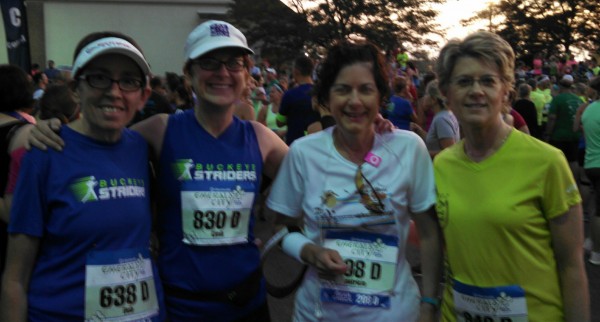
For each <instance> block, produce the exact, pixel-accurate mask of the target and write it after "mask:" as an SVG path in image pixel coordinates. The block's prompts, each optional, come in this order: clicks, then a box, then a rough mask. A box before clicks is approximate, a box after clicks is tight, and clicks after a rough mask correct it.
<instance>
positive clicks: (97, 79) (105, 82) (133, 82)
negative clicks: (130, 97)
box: [79, 74, 144, 92]
mask: <svg viewBox="0 0 600 322" xmlns="http://www.w3.org/2000/svg"><path fill="white" fill-rule="evenodd" d="M79 79H83V80H85V81H86V83H88V85H90V86H91V87H93V88H97V89H107V88H109V87H111V86H112V84H113V83H117V85H119V89H121V90H122V91H124V92H133V91H137V90H139V89H140V88H142V85H143V84H144V82H143V81H142V80H140V79H137V78H132V77H123V78H121V79H112V78H110V77H108V76H106V75H102V74H89V75H83V76H80V77H79Z"/></svg>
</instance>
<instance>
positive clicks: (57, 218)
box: [8, 126, 165, 322]
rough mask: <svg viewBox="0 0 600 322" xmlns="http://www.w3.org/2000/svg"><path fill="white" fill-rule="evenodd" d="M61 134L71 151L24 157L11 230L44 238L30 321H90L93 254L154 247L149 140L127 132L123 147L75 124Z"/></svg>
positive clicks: (30, 296) (34, 276) (159, 318)
mask: <svg viewBox="0 0 600 322" xmlns="http://www.w3.org/2000/svg"><path fill="white" fill-rule="evenodd" d="M60 135H61V137H62V138H63V140H64V141H65V143H66V145H65V149H64V151H62V152H57V151H54V150H49V151H47V152H44V151H40V150H38V149H33V150H31V151H30V152H28V153H27V154H26V155H25V156H24V158H23V160H22V165H21V169H20V174H19V179H18V182H17V186H16V189H15V194H14V199H13V203H12V208H11V214H10V216H11V220H10V225H9V228H8V231H9V233H11V234H25V235H30V236H33V237H37V238H40V244H39V245H40V246H39V250H38V254H37V259H36V262H35V266H34V268H33V271H32V274H31V280H30V284H29V290H28V305H29V308H28V315H29V317H28V318H29V321H61V322H63V321H82V320H83V319H84V305H85V285H86V264H89V263H88V262H87V261H88V256H89V255H90V254H91V253H94V252H102V251H116V250H123V249H141V250H142V251H144V252H147V251H148V249H149V243H150V230H151V212H150V202H149V183H150V181H149V168H148V151H147V150H148V149H147V144H146V142H145V141H144V139H143V138H142V137H141V136H140V135H139V134H137V133H135V132H132V131H129V130H127V129H125V130H123V135H122V138H121V139H120V140H119V141H118V142H116V143H114V144H108V143H103V142H99V141H95V140H93V139H90V138H89V137H86V136H83V135H81V134H80V133H78V132H75V131H74V130H72V129H71V128H69V127H67V126H65V127H63V128H62V130H61V133H60ZM153 270H154V285H155V287H156V292H157V294H158V304H159V312H160V316H157V317H154V318H153V320H152V321H162V320H163V319H164V311H165V310H164V305H162V303H163V302H162V287H161V284H160V281H159V279H158V274H157V271H156V268H155V267H154V268H153ZM113 303H114V302H113ZM105 304H106V303H105Z"/></svg>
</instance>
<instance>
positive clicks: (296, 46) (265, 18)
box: [227, 0, 309, 66]
mask: <svg viewBox="0 0 600 322" xmlns="http://www.w3.org/2000/svg"><path fill="white" fill-rule="evenodd" d="M227 19H228V20H230V21H231V22H232V23H233V24H234V25H236V27H238V28H240V29H241V30H243V32H244V35H245V36H246V38H247V40H248V43H250V44H252V45H254V46H255V47H257V48H258V49H259V50H260V56H261V57H262V58H266V59H268V60H269V61H270V62H271V63H272V64H273V65H275V66H278V65H280V64H283V63H285V62H290V61H293V60H294V59H295V58H296V56H298V55H299V54H300V53H302V52H303V51H304V50H303V48H304V44H305V41H306V39H307V38H308V33H309V25H308V22H307V21H306V19H305V18H304V17H303V16H302V15H300V14H297V13H295V12H294V11H293V10H291V9H290V8H289V7H287V6H286V5H285V4H283V3H281V2H280V1H279V0H252V1H248V0H235V1H233V2H232V4H231V6H230V10H229V12H228V18H227Z"/></svg>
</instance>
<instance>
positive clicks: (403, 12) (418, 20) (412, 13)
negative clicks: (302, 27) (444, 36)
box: [290, 0, 445, 50]
mask: <svg viewBox="0 0 600 322" xmlns="http://www.w3.org/2000/svg"><path fill="white" fill-rule="evenodd" d="M290 2H291V5H292V7H293V8H294V9H295V11H297V12H299V13H301V14H302V15H303V16H305V17H306V20H307V21H308V22H309V23H310V25H311V32H310V35H311V38H310V42H311V43H312V44H314V45H316V46H318V47H328V46H330V45H331V43H332V42H334V41H336V40H339V39H352V38H366V39H368V40H369V41H371V42H373V43H375V44H377V45H378V46H379V47H381V48H382V49H387V50H390V49H395V48H397V47H398V45H400V44H403V43H404V44H407V45H409V46H410V47H413V48H418V47H420V46H422V45H428V46H434V45H436V42H435V41H433V40H431V39H429V38H427V37H426V36H427V35H428V34H439V33H440V31H439V30H438V29H439V27H440V26H439V25H438V24H436V23H435V22H434V19H435V18H436V16H437V14H438V13H437V11H435V10H433V9H432V8H431V7H430V4H432V3H444V2H445V0H431V1H421V0H394V1H388V0H304V1H302V0H291V1H290Z"/></svg>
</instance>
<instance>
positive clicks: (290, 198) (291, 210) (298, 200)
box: [267, 145, 306, 217]
mask: <svg viewBox="0 0 600 322" xmlns="http://www.w3.org/2000/svg"><path fill="white" fill-rule="evenodd" d="M305 173H306V171H303V170H302V165H301V154H300V151H299V149H298V145H292V146H291V148H290V150H289V152H288V154H287V155H286V156H285V158H284V159H283V162H282V164H281V166H280V167H279V172H278V173H277V176H276V177H275V182H273V186H272V187H271V192H270V193H269V198H268V199H267V207H269V208H270V209H271V210H274V211H276V212H279V213H281V214H284V215H286V216H290V217H299V216H300V215H301V212H302V200H303V199H304V193H305V192H304V182H305V181H304V178H303V174H305Z"/></svg>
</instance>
